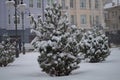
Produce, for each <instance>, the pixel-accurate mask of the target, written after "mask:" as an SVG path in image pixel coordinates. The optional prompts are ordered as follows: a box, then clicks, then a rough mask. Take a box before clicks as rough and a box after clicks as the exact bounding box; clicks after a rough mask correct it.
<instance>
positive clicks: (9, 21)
mask: <svg viewBox="0 0 120 80" xmlns="http://www.w3.org/2000/svg"><path fill="white" fill-rule="evenodd" d="M8 23H9V24H11V20H10V14H9V15H8Z"/></svg>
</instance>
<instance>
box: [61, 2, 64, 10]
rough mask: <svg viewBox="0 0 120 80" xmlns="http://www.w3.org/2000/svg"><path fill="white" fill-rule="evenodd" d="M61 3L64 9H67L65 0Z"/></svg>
mask: <svg viewBox="0 0 120 80" xmlns="http://www.w3.org/2000/svg"><path fill="white" fill-rule="evenodd" d="M61 4H62V9H65V0H62V1H61Z"/></svg>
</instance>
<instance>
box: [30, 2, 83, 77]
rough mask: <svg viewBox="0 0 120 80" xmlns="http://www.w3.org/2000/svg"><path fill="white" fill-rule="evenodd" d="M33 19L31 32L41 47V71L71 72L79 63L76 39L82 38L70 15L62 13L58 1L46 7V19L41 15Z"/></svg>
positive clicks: (59, 74)
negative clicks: (70, 24)
mask: <svg viewBox="0 0 120 80" xmlns="http://www.w3.org/2000/svg"><path fill="white" fill-rule="evenodd" d="M31 20H32V22H33V24H32V26H33V29H32V30H31V31H32V33H35V34H36V37H35V38H34V40H33V41H32V42H31V43H32V44H33V46H34V47H35V48H37V49H39V52H40V56H39V57H38V63H39V64H40V67H41V68H42V71H44V72H46V73H48V74H49V75H51V76H65V75H69V74H70V73H71V71H72V70H74V69H77V68H78V67H79V66H78V64H79V63H80V57H79V54H78V53H79V49H78V44H77V42H78V41H79V39H81V35H80V30H77V28H76V26H70V27H69V21H68V18H67V14H64V15H62V14H61V6H60V5H58V4H57V3H56V2H55V3H54V4H53V6H52V7H50V6H47V8H46V9H45V21H44V22H43V21H42V20H41V17H40V16H39V17H38V20H35V19H34V17H33V16H31Z"/></svg>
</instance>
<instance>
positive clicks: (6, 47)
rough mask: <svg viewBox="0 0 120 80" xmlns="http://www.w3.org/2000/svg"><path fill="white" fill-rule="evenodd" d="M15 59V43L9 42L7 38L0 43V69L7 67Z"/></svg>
mask: <svg viewBox="0 0 120 80" xmlns="http://www.w3.org/2000/svg"><path fill="white" fill-rule="evenodd" d="M14 59H15V43H14V42H13V43H12V42H10V39H9V38H7V39H6V40H5V41H2V43H1V48H0V67H2V66H7V65H8V64H9V63H11V62H13V61H14Z"/></svg>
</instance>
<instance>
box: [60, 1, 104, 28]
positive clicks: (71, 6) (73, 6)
mask: <svg viewBox="0 0 120 80" xmlns="http://www.w3.org/2000/svg"><path fill="white" fill-rule="evenodd" d="M58 1H59V3H60V4H61V5H62V11H63V12H67V13H68V15H69V19H70V23H71V24H75V25H77V26H78V27H79V28H84V29H90V28H91V27H92V26H94V25H102V26H104V25H105V24H104V14H103V10H104V7H103V6H104V3H105V1H106V0H58Z"/></svg>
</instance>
